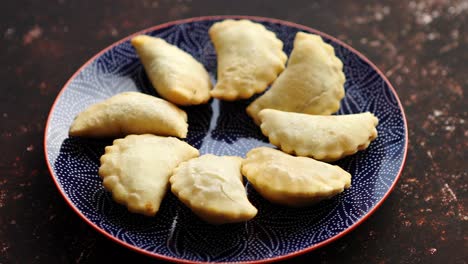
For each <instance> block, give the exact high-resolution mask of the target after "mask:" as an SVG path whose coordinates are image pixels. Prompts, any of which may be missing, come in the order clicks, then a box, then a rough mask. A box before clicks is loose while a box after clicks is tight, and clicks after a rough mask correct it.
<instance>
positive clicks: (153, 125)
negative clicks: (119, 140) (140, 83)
mask: <svg viewBox="0 0 468 264" xmlns="http://www.w3.org/2000/svg"><path fill="white" fill-rule="evenodd" d="M187 130H188V123H187V114H186V113H185V112H184V111H183V110H181V109H179V108H178V107H177V106H175V105H174V104H172V103H170V102H167V101H166V100H163V99H160V98H157V97H154V96H151V95H147V94H143V93H139V92H124V93H120V94H117V95H114V96H113V97H111V98H109V99H107V100H104V101H102V102H100V103H97V104H94V105H91V106H90V107H88V108H87V109H85V110H84V111H83V112H81V113H79V114H78V116H76V117H75V120H74V121H73V123H72V124H71V127H70V131H69V135H70V136H78V137H98V138H102V137H122V136H126V135H129V134H145V133H150V134H156V135H160V136H176V137H180V138H185V137H186V136H187Z"/></svg>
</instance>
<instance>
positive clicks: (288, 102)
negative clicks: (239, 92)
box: [247, 32, 345, 124]
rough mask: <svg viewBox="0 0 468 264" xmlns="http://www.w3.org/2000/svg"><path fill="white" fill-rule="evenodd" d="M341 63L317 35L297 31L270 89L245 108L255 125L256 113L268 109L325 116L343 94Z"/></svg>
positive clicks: (336, 106)
mask: <svg viewBox="0 0 468 264" xmlns="http://www.w3.org/2000/svg"><path fill="white" fill-rule="evenodd" d="M344 83H345V75H344V74H343V63H342V62H341V61H340V59H338V58H337V57H336V56H335V51H334V49H333V47H332V46H331V45H329V44H326V43H325V42H323V40H322V38H321V37H320V36H317V35H314V34H308V33H303V32H298V33H297V34H296V38H295V39H294V49H293V50H292V52H291V55H290V57H289V61H288V65H287V67H286V69H285V70H284V71H283V72H282V73H281V75H280V76H279V77H278V79H276V80H275V82H274V83H273V84H272V86H271V88H270V89H269V90H268V91H267V92H266V93H265V94H263V95H262V96H260V97H259V98H257V99H256V100H255V101H254V102H252V103H251V104H250V105H249V106H248V107H247V113H248V114H249V115H250V116H251V117H252V118H253V119H254V121H255V123H257V124H259V122H260V120H259V119H258V112H260V110H262V109H265V108H272V109H277V110H282V111H287V112H297V113H306V114H313V115H329V114H332V113H334V112H336V111H338V109H339V108H340V100H341V99H342V98H343V97H344V94H345V92H344Z"/></svg>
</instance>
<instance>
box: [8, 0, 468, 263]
mask: <svg viewBox="0 0 468 264" xmlns="http://www.w3.org/2000/svg"><path fill="white" fill-rule="evenodd" d="M231 2H232V3H231ZM217 14H219V15H221V14H239V15H258V16H266V17H274V18H280V19H285V20H289V21H293V22H297V23H301V24H304V25H307V26H310V27H313V28H316V29H318V30H321V31H324V32H326V33H328V34H330V35H333V36H336V37H338V38H339V39H341V40H343V41H344V42H346V43H348V44H350V45H352V46H353V47H354V48H356V49H357V50H359V51H361V52H362V53H364V54H365V55H366V56H367V57H368V58H369V59H370V60H371V61H373V62H374V63H375V64H376V65H377V66H378V67H379V68H380V69H382V71H383V72H384V73H385V74H386V75H387V76H388V77H389V79H390V81H391V82H392V83H393V84H394V86H395V88H396V90H397V92H398V94H399V95H400V99H401V100H402V103H403V105H404V107H405V110H406V114H407V119H408V125H409V141H410V145H409V150H408V159H407V163H406V166H405V169H404V171H403V175H402V177H401V179H400V182H399V183H398V184H397V187H396V188H395V190H394V192H393V193H392V194H391V195H390V196H389V198H388V199H387V201H386V202H384V204H383V205H382V207H381V208H380V209H378V210H377V211H376V213H375V214H374V215H372V216H371V217H370V218H369V219H368V220H367V221H366V222H364V223H363V224H362V225H361V226H359V227H358V228H357V229H356V230H354V231H353V232H351V233H349V234H348V235H346V236H345V237H343V238H341V239H339V240H338V241H336V242H334V243H332V244H330V245H328V246H326V247H323V248H321V249H318V250H316V251H314V252H311V253H308V254H305V255H302V256H299V257H297V258H294V259H290V260H288V261H287V262H291V263H303V262H312V261H314V262H323V263H344V262H348V263H441V262H444V263H466V262H467V260H468V251H467V250H466V249H467V248H468V235H467V233H466V232H467V231H466V230H468V212H467V209H466V204H467V203H468V195H467V190H468V182H467V177H468V175H467V171H468V170H467V165H466V164H465V161H464V158H465V157H466V149H467V147H468V141H467V136H468V132H467V124H466V123H465V122H466V119H467V111H466V110H467V105H468V104H467V101H466V100H465V98H464V96H465V94H466V92H467V89H466V88H467V86H468V75H467V74H466V73H467V71H468V65H467V64H466V61H467V60H468V51H467V46H468V35H467V34H466V24H468V1H444V0H424V1H399V0H393V1H388V0H386V1H379V2H378V3H374V4H369V3H368V2H367V1H353V2H351V1H345V0H340V1H313V2H312V1H281V2H280V1H265V2H262V1H254V0H250V1H230V2H229V3H228V2H227V1H149V0H145V1H123V0H120V1H99V2H97V1H96V2H95V1H67V0H59V1H8V2H6V3H3V5H2V8H1V9H0V21H1V23H0V33H1V35H0V38H1V41H0V48H1V56H0V62H1V65H2V68H1V70H0V78H1V80H2V87H1V89H2V90H1V91H2V93H1V94H0V120H1V122H0V146H1V150H2V155H1V156H0V263H69V262H78V263H97V262H101V261H109V262H115V261H118V260H123V261H132V262H135V263H151V262H154V261H155V260H154V259H150V258H147V257H144V256H141V255H139V254H137V253H134V252H133V251H130V250H128V249H125V248H123V247H121V246H119V245H117V244H115V243H113V242H111V241H109V240H108V239H106V238H105V237H103V236H102V235H100V234H99V233H98V232H96V231H95V230H93V229H92V228H91V227H89V226H88V225H86V224H85V223H84V222H83V221H82V220H81V219H80V218H79V217H78V216H77V215H76V214H75V213H74V212H73V211H72V210H71V209H70V208H69V207H68V206H67V204H66V203H65V202H64V201H63V199H62V197H61V196H60V194H59V192H58V191H57V190H56V188H55V186H54V185H53V182H52V180H51V179H50V176H49V173H48V170H47V168H46V165H45V161H44V157H43V150H42V138H43V133H44V131H43V130H44V125H45V121H46V118H47V115H48V111H49V109H50V106H51V105H52V102H53V100H54V98H55V97H56V95H57V93H58V92H59V90H60V89H61V87H62V85H63V84H64V83H65V82H66V81H67V80H68V78H69V77H70V76H71V75H72V74H73V73H74V72H75V71H76V70H77V69H78V67H80V66H81V65H82V64H83V63H84V62H85V61H86V60H88V59H89V58H90V57H91V56H93V55H94V54H95V53H97V52H98V51H99V50H101V49H102V48H104V47H106V46H107V45H109V44H111V43H113V42H114V41H116V40H118V39H120V38H122V37H124V36H127V35H129V34H130V33H133V32H135V31H137V30H140V29H143V28H146V27H150V26H153V25H156V24H160V23H162V22H166V21H170V20H174V19H180V18H187V17H193V16H201V15H217Z"/></svg>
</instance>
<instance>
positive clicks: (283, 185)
mask: <svg viewBox="0 0 468 264" xmlns="http://www.w3.org/2000/svg"><path fill="white" fill-rule="evenodd" d="M242 174H244V176H245V177H247V179H248V180H249V182H250V183H251V184H252V185H253V187H254V188H255V190H257V191H258V192H259V193H260V195H262V196H263V197H264V198H265V199H267V200H269V201H270V202H272V203H277V204H282V205H287V206H291V207H301V206H307V205H311V204H314V203H317V202H318V201H321V200H323V199H328V198H331V197H332V196H335V195H337V194H339V193H341V192H343V191H344V189H347V188H349V187H350V186H351V175H350V174H349V173H348V172H346V171H344V170H343V169H341V168H340V167H338V166H334V165H330V164H328V163H325V162H321V161H317V160H314V159H311V158H307V157H294V156H291V155H289V154H286V153H284V152H281V151H279V150H275V149H271V148H267V147H260V148H255V149H252V150H251V151H249V152H248V153H247V158H246V159H245V160H244V162H243V163H242Z"/></svg>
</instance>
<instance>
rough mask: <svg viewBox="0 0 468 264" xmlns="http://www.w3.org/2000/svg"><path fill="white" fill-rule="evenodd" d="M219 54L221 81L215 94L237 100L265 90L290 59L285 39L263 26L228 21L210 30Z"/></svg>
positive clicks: (245, 21) (219, 77)
mask: <svg viewBox="0 0 468 264" xmlns="http://www.w3.org/2000/svg"><path fill="white" fill-rule="evenodd" d="M209 34H210V38H211V41H213V44H214V47H215V49H216V54H217V57H218V82H217V84H216V85H215V87H214V89H213V90H212V91H211V96H213V97H215V98H218V99H222V100H228V101H233V100H237V99H246V98H250V97H251V96H252V95H254V94H255V93H261V92H263V91H264V90H265V89H266V88H267V86H268V85H269V84H270V83H272V82H273V81H274V80H275V79H276V77H277V76H278V74H279V73H280V72H281V71H283V69H284V64H285V62H286V60H287V56H286V54H285V53H284V52H283V50H282V49H283V42H281V40H279V39H278V38H276V35H275V33H273V32H271V31H269V30H267V29H266V28H265V27H264V26H263V25H261V24H258V23H254V22H252V21H249V20H245V19H243V20H231V19H228V20H224V21H221V22H218V23H215V24H214V25H213V26H212V27H211V28H210V30H209Z"/></svg>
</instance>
